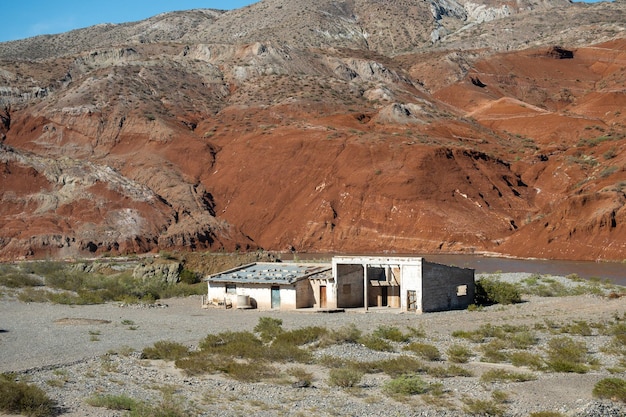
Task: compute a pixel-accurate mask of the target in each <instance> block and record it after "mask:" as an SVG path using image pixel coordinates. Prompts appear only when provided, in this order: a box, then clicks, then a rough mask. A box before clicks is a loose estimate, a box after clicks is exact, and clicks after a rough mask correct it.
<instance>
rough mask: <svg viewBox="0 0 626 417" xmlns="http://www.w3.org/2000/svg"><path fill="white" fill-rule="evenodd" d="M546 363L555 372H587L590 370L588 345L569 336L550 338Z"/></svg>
mask: <svg viewBox="0 0 626 417" xmlns="http://www.w3.org/2000/svg"><path fill="white" fill-rule="evenodd" d="M546 350H547V354H548V359H547V361H546V364H547V366H548V368H549V369H551V370H552V371H554V372H576V373H585V372H587V370H588V367H587V365H586V363H587V360H588V355H587V346H586V345H585V343H583V342H577V341H575V340H573V339H572V338H570V337H568V336H562V337H554V338H552V339H550V341H549V342H548V347H547V349H546Z"/></svg>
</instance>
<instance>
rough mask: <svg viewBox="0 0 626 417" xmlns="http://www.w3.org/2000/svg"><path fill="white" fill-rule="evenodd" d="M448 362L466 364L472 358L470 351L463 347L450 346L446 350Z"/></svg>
mask: <svg viewBox="0 0 626 417" xmlns="http://www.w3.org/2000/svg"><path fill="white" fill-rule="evenodd" d="M447 354H448V360H449V361H450V362H455V363H466V362H468V361H469V359H470V358H471V357H472V351H471V350H469V349H468V348H467V347H465V346H463V345H458V344H454V345H451V346H450V347H449V348H448V350H447Z"/></svg>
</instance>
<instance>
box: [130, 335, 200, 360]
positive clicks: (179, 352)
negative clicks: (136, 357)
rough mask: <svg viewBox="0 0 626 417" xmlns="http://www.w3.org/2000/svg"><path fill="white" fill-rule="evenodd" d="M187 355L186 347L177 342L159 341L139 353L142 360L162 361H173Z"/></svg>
mask: <svg viewBox="0 0 626 417" xmlns="http://www.w3.org/2000/svg"><path fill="white" fill-rule="evenodd" d="M188 354H189V349H188V348H187V346H185V345H182V344H180V343H178V342H172V341H167V340H161V341H158V342H155V343H154V346H153V347H147V348H145V349H144V350H143V351H142V352H141V358H142V359H164V360H170V361H175V360H176V359H180V358H183V357H185V356H187V355H188Z"/></svg>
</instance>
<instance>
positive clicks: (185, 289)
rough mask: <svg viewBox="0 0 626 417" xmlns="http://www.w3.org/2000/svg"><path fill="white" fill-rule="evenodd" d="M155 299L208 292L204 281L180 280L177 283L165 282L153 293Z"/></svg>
mask: <svg viewBox="0 0 626 417" xmlns="http://www.w3.org/2000/svg"><path fill="white" fill-rule="evenodd" d="M151 294H152V296H153V297H154V299H155V300H159V299H162V298H174V297H189V296H190V295H204V294H206V285H204V284H203V283H197V284H187V283H185V282H179V283H177V284H168V283H163V284H162V285H161V286H160V289H158V290H157V291H156V293H151Z"/></svg>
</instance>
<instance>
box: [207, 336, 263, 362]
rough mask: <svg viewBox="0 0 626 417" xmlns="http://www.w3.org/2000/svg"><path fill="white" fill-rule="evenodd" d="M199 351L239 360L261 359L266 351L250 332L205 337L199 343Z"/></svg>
mask: <svg viewBox="0 0 626 417" xmlns="http://www.w3.org/2000/svg"><path fill="white" fill-rule="evenodd" d="M199 347H200V350H202V351H204V352H207V353H213V354H220V355H227V356H232V357H239V358H250V359H262V358H264V357H265V353H266V349H265V346H264V345H263V342H261V340H260V339H258V338H257V337H256V336H255V335H254V334H253V333H251V332H231V331H227V332H222V333H218V334H210V335H207V336H206V337H205V338H204V339H202V340H201V341H200V344H199Z"/></svg>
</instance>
